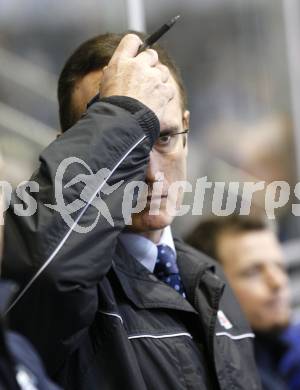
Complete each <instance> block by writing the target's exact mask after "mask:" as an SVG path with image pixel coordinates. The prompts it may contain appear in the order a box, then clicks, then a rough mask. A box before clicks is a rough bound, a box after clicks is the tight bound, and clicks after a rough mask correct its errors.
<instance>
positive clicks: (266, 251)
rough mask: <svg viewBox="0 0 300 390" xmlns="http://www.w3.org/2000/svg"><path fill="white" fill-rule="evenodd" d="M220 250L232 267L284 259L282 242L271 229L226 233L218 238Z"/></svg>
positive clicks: (227, 264)
mask: <svg viewBox="0 0 300 390" xmlns="http://www.w3.org/2000/svg"><path fill="white" fill-rule="evenodd" d="M218 252H219V256H220V258H221V259H222V261H224V263H226V266H230V267H231V268H239V267H246V266H250V265H252V264H254V263H255V264H257V263H259V264H261V265H265V266H267V265H270V264H273V263H278V262H280V263H281V262H283V261H284V260H283V252H282V249H281V247H280V244H279V242H278V240H277V238H276V236H275V234H274V233H273V232H271V231H269V230H262V231H251V232H245V233H236V234H235V233H233V232H231V233H224V234H222V235H221V236H220V237H219V240H218ZM224 265H225V264H224Z"/></svg>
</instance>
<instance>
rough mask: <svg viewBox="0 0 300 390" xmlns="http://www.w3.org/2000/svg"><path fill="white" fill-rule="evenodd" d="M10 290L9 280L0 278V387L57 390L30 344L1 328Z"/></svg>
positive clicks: (8, 389)
mask: <svg viewBox="0 0 300 390" xmlns="http://www.w3.org/2000/svg"><path fill="white" fill-rule="evenodd" d="M14 291H15V286H14V285H13V284H12V283H10V282H3V281H0V389H1V390H26V389H31V390H59V389H58V387H57V386H56V385H54V383H52V382H50V380H49V378H47V376H46V373H45V370H44V367H43V365H42V363H41V360H40V359H39V357H38V356H37V354H36V352H35V351H34V349H33V348H32V346H31V344H30V343H29V342H28V341H27V340H26V339H24V337H22V336H20V335H19V334H16V333H13V332H8V331H7V330H6V329H5V326H4V323H3V322H4V321H3V319H2V315H3V313H4V311H5V310H6V308H7V307H8V304H9V301H10V299H11V298H12V295H13V292H14Z"/></svg>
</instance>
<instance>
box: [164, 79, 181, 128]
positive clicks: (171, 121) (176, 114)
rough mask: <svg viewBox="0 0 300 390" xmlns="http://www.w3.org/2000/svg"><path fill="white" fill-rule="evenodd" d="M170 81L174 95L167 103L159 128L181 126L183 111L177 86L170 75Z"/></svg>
mask: <svg viewBox="0 0 300 390" xmlns="http://www.w3.org/2000/svg"><path fill="white" fill-rule="evenodd" d="M170 83H171V84H172V85H173V86H174V87H175V95H174V98H173V99H172V100H170V102H169V103H168V105H167V107H166V110H165V114H164V115H163V117H162V118H161V120H160V127H161V130H165V129H168V128H170V127H171V128H178V127H180V126H181V123H182V118H183V112H182V99H181V96H180V92H179V87H178V84H177V82H176V81H175V79H174V77H173V76H172V75H171V76H170Z"/></svg>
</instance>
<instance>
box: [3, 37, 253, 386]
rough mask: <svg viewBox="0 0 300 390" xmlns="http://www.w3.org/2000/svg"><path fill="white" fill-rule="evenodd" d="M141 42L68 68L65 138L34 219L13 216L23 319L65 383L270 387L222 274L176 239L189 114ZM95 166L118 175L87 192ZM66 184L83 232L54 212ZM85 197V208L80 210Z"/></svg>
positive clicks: (99, 43)
mask: <svg viewBox="0 0 300 390" xmlns="http://www.w3.org/2000/svg"><path fill="white" fill-rule="evenodd" d="M141 42H142V41H141V40H140V38H139V37H138V36H136V35H133V34H129V35H126V36H122V35H115V34H106V35H104V36H100V37H96V38H94V39H92V40H90V41H88V42H86V43H84V44H83V45H82V46H81V47H79V48H78V49H77V50H76V51H75V53H74V54H73V55H72V56H71V57H70V59H69V60H68V61H67V63H66V65H65V67H64V69H63V71H62V73H61V76H60V79H59V87H58V97H59V104H60V119H61V126H62V132H63V134H62V135H61V136H60V137H59V138H58V139H57V140H56V141H55V142H53V143H52V144H51V145H50V146H49V147H48V148H47V149H46V150H45V151H44V152H43V153H42V154H41V158H40V159H41V166H40V168H39V171H38V172H37V174H36V175H35V176H34V177H33V179H34V180H36V181H38V183H39V186H40V188H39V192H38V193H37V194H36V198H35V199H36V200H37V203H38V212H37V215H34V216H31V217H23V218H20V217H17V216H15V215H14V213H13V211H12V209H11V210H10V211H9V213H8V216H7V229H6V243H5V256H4V268H3V271H4V273H5V275H6V276H10V277H13V278H14V279H16V280H17V281H18V282H19V283H21V284H22V285H23V286H26V290H24V294H23V295H22V296H21V297H20V299H19V300H18V301H17V302H16V303H15V304H13V306H12V309H11V311H10V313H11V318H12V324H13V326H14V327H15V328H17V329H19V330H21V331H22V332H23V333H24V334H26V335H27V336H28V337H29V338H30V339H31V340H32V342H33V343H34V344H35V345H36V347H37V348H38V349H39V351H40V353H41V354H42V356H43V358H44V360H45V362H46V365H47V368H48V370H49V372H50V373H51V375H52V376H53V377H54V378H56V379H57V380H58V381H59V382H60V383H61V384H62V385H63V387H64V388H65V389H84V390H86V389H89V390H90V389H91V390H93V389H120V388H125V389H137V390H142V389H166V390H167V389H168V390H169V389H187V388H188V389H212V388H213V389H218V388H219V389H228V388H237V389H247V390H250V389H259V388H260V384H259V382H258V379H257V374H256V368H255V363H254V359H253V356H252V337H253V335H252V333H251V331H250V330H249V327H248V324H247V322H246V321H245V319H244V317H243V315H242V314H241V312H240V309H239V307H238V304H237V303H236V301H235V299H234V297H233V295H232V293H231V291H230V289H229V288H228V287H227V286H226V287H225V286H224V281H223V280H222V279H223V276H222V273H221V271H220V270H219V268H218V267H217V266H216V265H215V263H214V262H213V261H212V260H210V259H208V258H206V257H204V256H202V255H201V254H200V253H199V252H196V251H193V250H192V249H191V248H190V247H188V246H186V245H185V244H183V243H182V242H180V241H177V240H176V241H174V240H173V237H172V233H171V229H170V224H171V222H172V220H173V218H174V216H173V213H171V212H170V210H177V209H178V208H179V207H180V204H181V202H182V195H183V194H182V192H179V191H176V193H175V192H174V193H173V192H170V191H168V190H169V188H170V187H171V186H172V184H173V183H175V182H177V181H183V180H185V178H186V157H187V129H188V128H189V112H188V111H187V109H186V96H185V90H184V87H183V83H182V80H181V78H180V74H179V72H178V70H177V68H176V66H175V65H174V63H173V61H172V60H171V59H170V58H169V56H168V55H167V53H166V52H165V51H164V50H163V49H161V48H160V47H159V46H155V50H147V51H145V52H142V53H140V54H137V53H138V49H139V46H140V44H141ZM99 84H100V88H99ZM98 92H100V96H97V97H96V98H93V97H94V96H95V95H96V94H97V93H98ZM91 99H92V100H91ZM88 102H90V103H89V104H88V106H89V108H88V109H87V110H86V106H87V103H88ZM71 158H73V159H74V158H75V163H74V164H72V165H71V166H68V168H67V169H66V170H65V175H63V176H61V177H60V175H57V172H58V171H59V167H60V166H61V165H60V164H61V162H62V161H66V159H67V160H68V159H71ZM80 161H84V164H82V163H81V164H80V163H79V162H80ZM88 168H89V169H90V170H91V171H92V172H93V174H96V173H97V172H98V173H99V172H100V170H101V169H106V172H107V170H108V172H109V174H108V175H107V177H106V181H103V186H102V185H100V184H101V183H99V186H96V187H95V186H94V187H93V188H92V189H91V188H90V191H85V190H86V188H85V187H87V186H85V187H84V185H83V183H82V182H81V181H78V180H77V181H76V180H75V181H74V180H73V179H74V177H75V176H76V177H78V176H79V174H81V177H84V174H85V175H86V174H87V172H88ZM89 172H90V171H89ZM97 175H98V174H97ZM97 177H98V176H97ZM59 178H60V179H61V180H62V183H60V185H61V188H62V191H63V195H64V202H65V205H72V206H73V207H74V208H73V211H74V210H75V211H74V212H73V215H72V216H73V220H74V224H73V225H72V226H69V225H68V224H66V223H65V221H64V220H63V215H62V213H60V212H58V211H60V210H59V209H58V208H57V207H56V208H55V207H53V204H55V201H56V199H55V195H56V189H57V184H59V183H58V181H59V180H58V179H59ZM134 181H137V182H141V181H142V182H143V183H146V184H147V189H148V190H147V193H143V194H142V195H141V196H139V197H138V198H137V199H136V198H134V199H135V201H136V203H137V205H136V206H137V207H136V210H138V211H136V212H135V213H133V214H132V223H131V224H129V225H128V226H125V222H124V216H123V215H122V211H123V209H122V200H123V195H124V189H125V188H126V185H127V184H129V183H132V182H134ZM70 183H71V184H70ZM93 184H95V183H93ZM104 184H105V187H104ZM112 188H114V191H111V189H112ZM95 189H96V191H95ZM100 189H103V193H102V192H101V198H102V200H104V201H105V202H106V204H107V205H108V206H109V211H110V213H111V215H112V217H113V226H112V225H111V224H110V223H109V222H108V221H107V220H105V218H103V216H102V217H100V219H99V221H98V223H97V224H96V226H95V227H94V229H92V230H91V229H90V230H88V231H87V232H86V234H82V233H80V232H79V231H78V230H77V225H80V226H81V227H88V226H90V225H91V224H92V223H93V222H94V221H95V219H96V217H97V211H98V210H97V207H95V206H96V205H97V203H95V202H96V201H97V197H96V198H95V196H96V194H97V193H99V192H100ZM84 191H85V194H86V193H88V194H89V196H88V198H87V200H86V207H84V209H83V210H84V212H82V210H80V209H78V208H77V209H76V208H75V205H77V206H78V204H80V203H79V199H80V196H82V194H83V192H84ZM90 196H91V197H90ZM93 196H94V198H93ZM141 204H142V205H144V207H143V208H142V207H139V206H140V205H141ZM49 205H52V206H49ZM89 205H90V206H89ZM13 237H14V239H15V240H18V241H19V245H15V244H14V243H13V240H12V238H13ZM9 258H10V259H13V261H11V262H9V261H8V259H9ZM45 264H46V265H47V266H45ZM43 266H44V268H43V269H41V267H43ZM33 275H35V276H34V279H33V283H31V282H30V283H29V284H28V281H30V280H32V276H33ZM220 313H222V314H220Z"/></svg>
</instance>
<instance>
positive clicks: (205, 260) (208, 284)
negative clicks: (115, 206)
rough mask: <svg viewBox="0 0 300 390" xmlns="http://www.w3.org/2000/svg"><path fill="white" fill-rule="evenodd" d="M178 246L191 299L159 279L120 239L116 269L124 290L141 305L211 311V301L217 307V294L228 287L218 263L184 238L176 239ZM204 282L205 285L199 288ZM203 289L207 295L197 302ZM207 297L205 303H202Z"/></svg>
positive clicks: (180, 266) (185, 282)
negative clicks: (194, 247)
mask: <svg viewBox="0 0 300 390" xmlns="http://www.w3.org/2000/svg"><path fill="white" fill-rule="evenodd" d="M175 247H176V251H177V263H178V267H179V270H180V275H181V278H182V281H183V284H184V287H185V289H186V292H187V297H188V300H186V299H184V298H182V297H181V296H180V295H179V294H178V293H177V292H176V291H175V290H173V289H172V288H171V287H169V286H168V285H166V284H165V283H163V282H161V281H159V280H158V279H157V278H156V277H155V276H154V275H153V273H151V272H150V271H149V270H148V269H146V268H145V267H144V266H143V265H142V264H140V262H139V261H137V260H136V259H135V258H134V257H132V256H131V255H130V254H128V253H127V251H126V249H125V247H124V245H123V244H122V243H121V242H120V241H119V242H118V245H117V248H116V256H115V259H114V260H115V261H114V272H115V274H116V275H117V278H118V280H119V282H120V284H121V286H122V288H123V291H124V292H125V294H126V295H127V297H128V298H129V299H130V300H131V301H132V302H133V303H134V304H135V305H136V306H137V307H139V308H148V309H149V308H165V309H175V310H182V311H188V312H192V313H199V312H203V310H204V311H207V309H208V307H207V306H206V305H207V304H208V305H209V306H210V308H214V306H215V302H216V297H218V296H219V298H220V296H221V295H222V290H223V288H224V283H223V282H222V281H221V280H220V279H219V278H218V276H216V274H215V265H214V263H213V262H212V260H211V259H210V258H209V257H207V256H205V255H203V254H200V253H199V252H198V251H196V250H194V249H193V248H191V247H190V246H188V245H186V244H184V243H183V242H182V241H180V240H177V239H176V240H175ZM125 258H126V259H125ZM200 284H201V285H202V288H201V289H199V286H200ZM199 290H204V291H205V296H206V299H205V300H203V299H200V300H199V299H198V300H197V302H196V296H198V298H199ZM201 295H202V294H201ZM218 300H219V299H218ZM204 301H205V305H203V304H201V302H204ZM190 302H191V303H190ZM204 306H205V307H204ZM209 311H211V310H209Z"/></svg>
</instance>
